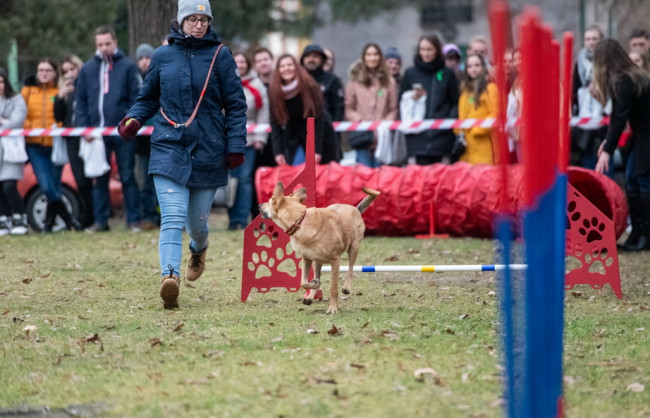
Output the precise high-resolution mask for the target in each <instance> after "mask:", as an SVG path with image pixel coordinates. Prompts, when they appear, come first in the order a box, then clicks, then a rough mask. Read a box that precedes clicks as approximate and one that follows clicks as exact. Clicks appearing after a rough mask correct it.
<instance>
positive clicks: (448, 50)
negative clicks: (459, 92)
mask: <svg viewBox="0 0 650 418" xmlns="http://www.w3.org/2000/svg"><path fill="white" fill-rule="evenodd" d="M442 54H443V56H444V57H445V65H446V66H447V67H448V68H451V69H452V70H454V74H456V79H457V80H458V82H459V83H460V80H462V78H463V76H462V74H463V69H462V67H461V65H460V62H461V60H462V55H461V53H460V48H458V46H457V45H455V44H444V45H443V46H442Z"/></svg>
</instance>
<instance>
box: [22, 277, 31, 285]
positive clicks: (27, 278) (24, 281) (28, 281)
mask: <svg viewBox="0 0 650 418" xmlns="http://www.w3.org/2000/svg"><path fill="white" fill-rule="evenodd" d="M31 282H32V279H30V278H29V277H25V278H24V279H23V283H25V284H29V283H31Z"/></svg>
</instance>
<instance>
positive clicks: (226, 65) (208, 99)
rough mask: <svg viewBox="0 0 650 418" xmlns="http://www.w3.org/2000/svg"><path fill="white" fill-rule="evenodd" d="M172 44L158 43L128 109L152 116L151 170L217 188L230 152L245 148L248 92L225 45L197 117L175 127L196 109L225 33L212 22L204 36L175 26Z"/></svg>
mask: <svg viewBox="0 0 650 418" xmlns="http://www.w3.org/2000/svg"><path fill="white" fill-rule="evenodd" d="M168 40H169V45H165V46H162V47H160V48H158V49H156V50H155V51H154V53H153V56H152V57H151V65H150V66H149V70H148V71H147V75H146V76H145V79H144V83H143V84H142V88H141V89H140V94H139V95H138V98H137V99H136V101H135V103H134V104H133V106H131V109H129V111H128V113H127V114H128V115H129V116H131V117H133V118H135V119H137V120H138V121H139V122H140V123H143V122H146V121H147V120H149V119H150V118H151V117H152V116H154V115H155V116H154V119H153V125H154V131H153V134H152V135H151V156H150V159H149V174H155V175H161V176H164V177H167V178H170V179H172V180H173V181H175V182H177V183H180V184H183V185H187V186H188V187H204V188H216V187H220V186H224V185H225V184H226V183H227V180H228V160H227V155H228V154H229V153H240V154H243V153H244V149H245V148H246V109H247V107H246V97H245V96H244V91H243V88H242V83H241V79H240V78H239V72H238V71H237V66H236V65H235V60H234V59H233V57H232V54H231V52H230V50H229V49H228V48H226V47H225V46H224V47H222V48H221V51H219V55H218V56H217V59H216V61H215V63H214V68H213V69H212V75H211V76H210V81H209V83H208V87H207V89H206V92H205V96H204V97H203V101H202V102H201V106H200V107H199V110H198V113H197V115H196V118H195V119H194V121H193V122H192V123H191V124H190V126H189V127H179V128H174V127H173V126H172V125H171V124H170V123H169V122H167V120H165V118H164V117H163V116H162V114H161V113H160V111H159V109H160V108H162V110H163V111H164V112H165V114H166V115H167V117H168V118H170V119H171V120H172V121H174V122H175V123H184V122H186V121H187V120H188V119H189V117H190V116H191V115H192V112H193V111H194V108H195V107H196V104H197V102H198V100H199V97H200V95H201V91H202V90H203V85H204V83H205V79H206V76H207V73H208V69H209V68H210V63H211V62H212V58H213V57H214V53H215V52H216V50H217V47H218V46H219V45H220V44H221V38H220V37H219V35H217V34H216V33H215V32H214V31H213V29H212V28H209V29H208V32H207V33H206V34H205V36H204V37H203V38H195V37H186V36H185V34H184V33H183V32H182V31H181V30H179V29H175V28H173V29H172V31H171V34H170V36H169V38H168Z"/></svg>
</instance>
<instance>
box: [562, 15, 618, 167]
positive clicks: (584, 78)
mask: <svg viewBox="0 0 650 418" xmlns="http://www.w3.org/2000/svg"><path fill="white" fill-rule="evenodd" d="M603 37H604V35H603V32H602V30H600V28H599V27H598V26H590V27H589V28H587V30H585V33H584V45H585V46H584V47H583V48H582V49H581V50H580V51H579V52H578V58H577V60H576V63H575V65H574V67H573V93H572V109H573V115H574V116H580V117H586V118H599V117H602V116H604V115H605V108H604V106H602V105H601V104H600V102H599V101H598V100H597V99H596V98H595V97H594V96H593V94H592V93H591V90H590V86H591V84H592V81H593V55H594V48H595V47H596V44H597V43H598V42H599V41H600V40H601V39H603ZM571 133H572V140H571V153H572V160H573V163H574V164H575V165H578V166H581V167H584V168H588V169H593V168H594V167H595V166H596V161H597V157H596V154H597V151H598V146H599V145H600V143H601V142H602V141H603V139H604V138H605V135H607V127H606V126H602V127H598V128H596V129H594V128H583V127H579V126H576V127H574V128H573V129H572V132H571ZM610 168H612V169H613V167H610ZM608 174H609V175H610V176H611V175H613V171H612V172H610V173H608Z"/></svg>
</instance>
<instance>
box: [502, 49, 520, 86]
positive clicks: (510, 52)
mask: <svg viewBox="0 0 650 418" xmlns="http://www.w3.org/2000/svg"><path fill="white" fill-rule="evenodd" d="M503 66H504V67H505V69H506V83H507V84H506V87H507V89H508V91H510V88H511V87H512V83H514V81H515V78H517V75H518V74H519V73H518V72H517V68H516V67H515V50H514V49H512V48H508V49H506V51H505V52H504V53H503Z"/></svg>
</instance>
